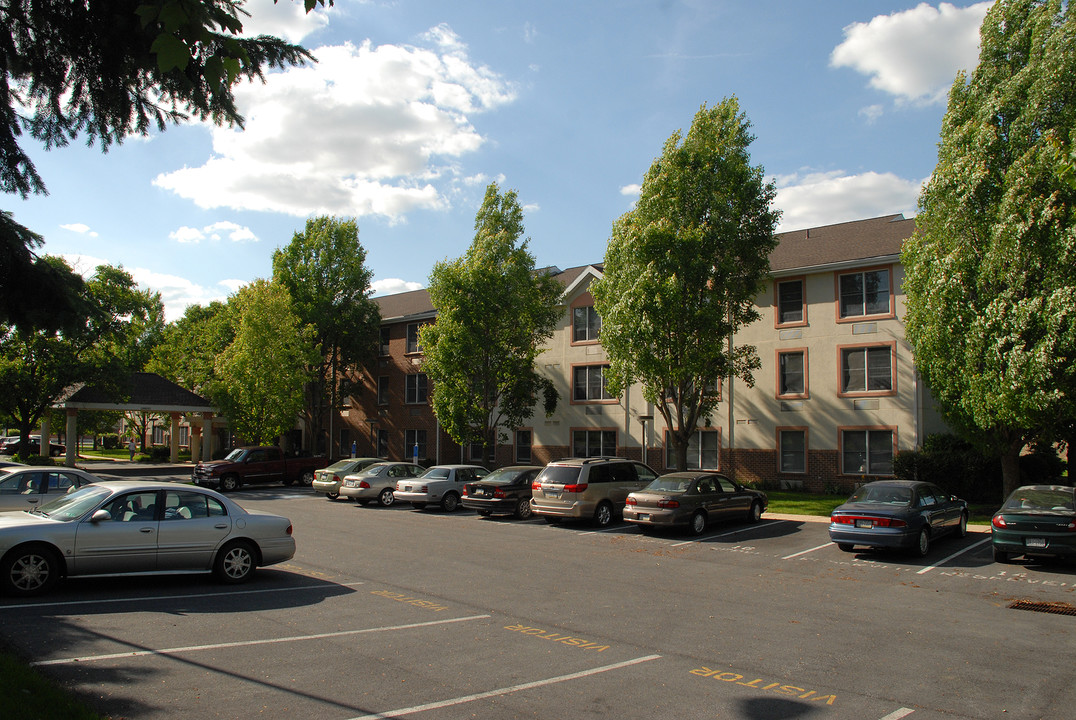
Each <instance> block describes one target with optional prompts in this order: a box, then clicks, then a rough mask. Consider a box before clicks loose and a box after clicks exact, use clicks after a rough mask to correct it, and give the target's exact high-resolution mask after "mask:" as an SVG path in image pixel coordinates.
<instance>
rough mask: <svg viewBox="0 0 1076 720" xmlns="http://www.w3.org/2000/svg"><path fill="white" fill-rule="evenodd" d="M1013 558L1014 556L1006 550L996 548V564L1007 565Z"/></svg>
mask: <svg viewBox="0 0 1076 720" xmlns="http://www.w3.org/2000/svg"><path fill="white" fill-rule="evenodd" d="M1011 557H1012V556H1011V555H1009V553H1007V552H1005V551H1004V550H998V549H997V548H996V547H995V548H994V562H996V563H1001V564H1002V565H1007V564H1008V563H1009V559H1010V558H1011Z"/></svg>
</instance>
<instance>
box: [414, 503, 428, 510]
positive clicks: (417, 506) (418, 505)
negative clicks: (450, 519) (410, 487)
mask: <svg viewBox="0 0 1076 720" xmlns="http://www.w3.org/2000/svg"><path fill="white" fill-rule="evenodd" d="M411 507H413V508H415V509H416V510H423V509H425V508H426V503H424V502H413V503H411Z"/></svg>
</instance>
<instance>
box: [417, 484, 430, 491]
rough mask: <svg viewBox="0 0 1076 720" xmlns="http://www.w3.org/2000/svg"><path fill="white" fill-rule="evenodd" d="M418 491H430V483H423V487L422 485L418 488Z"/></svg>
mask: <svg viewBox="0 0 1076 720" xmlns="http://www.w3.org/2000/svg"><path fill="white" fill-rule="evenodd" d="M418 491H419V492H429V491H430V486H429V485H423V486H422V487H420V488H419V489H418Z"/></svg>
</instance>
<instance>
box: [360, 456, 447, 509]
mask: <svg viewBox="0 0 1076 720" xmlns="http://www.w3.org/2000/svg"><path fill="white" fill-rule="evenodd" d="M424 472H426V468H424V467H422V466H421V465H415V464H414V463H408V462H382V463H377V464H376V465H368V466H367V467H365V468H363V469H362V470H360V471H359V472H357V473H353V474H351V475H347V476H345V477H344V481H343V483H341V485H340V497H342V498H347V499H349V500H351V499H354V500H357V501H358V503H359V505H366V504H368V503H369V502H371V501H372V500H377V503H378V504H379V505H381V507H388V506H389V505H391V504H392V503H394V502H395V501H396V495H395V491H396V483H397V481H399V480H404V479H406V478H413V477H418V476H419V475H421V474H422V473H424Z"/></svg>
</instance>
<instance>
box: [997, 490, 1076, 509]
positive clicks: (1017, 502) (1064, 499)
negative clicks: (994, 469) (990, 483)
mask: <svg viewBox="0 0 1076 720" xmlns="http://www.w3.org/2000/svg"><path fill="white" fill-rule="evenodd" d="M1072 493H1073V491H1072V488H1030V487H1024V488H1017V489H1016V492H1014V493H1013V494H1012V495H1010V496H1009V499H1008V500H1006V501H1005V505H1004V506H1002V508H1001V509H1002V510H1038V511H1042V510H1053V511H1058V512H1072V510H1073V504H1072V503H1073V494H1072Z"/></svg>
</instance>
